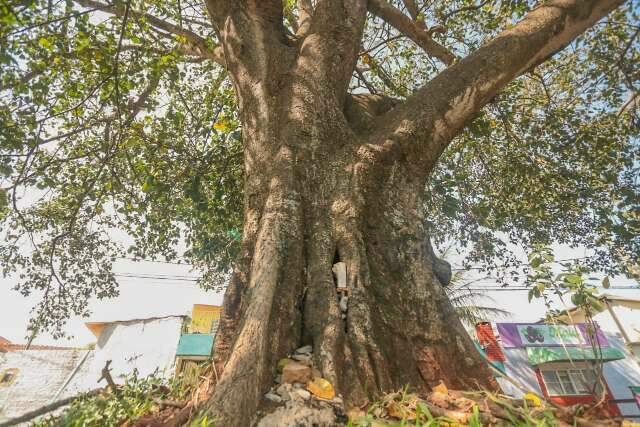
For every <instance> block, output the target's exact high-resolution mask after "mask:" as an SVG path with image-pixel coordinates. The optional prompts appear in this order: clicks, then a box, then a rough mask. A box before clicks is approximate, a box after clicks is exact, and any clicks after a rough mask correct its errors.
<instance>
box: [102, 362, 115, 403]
mask: <svg viewBox="0 0 640 427" xmlns="http://www.w3.org/2000/svg"><path fill="white" fill-rule="evenodd" d="M109 366H111V360H107V363H106V364H105V365H104V368H102V376H101V377H100V378H99V379H98V382H100V381H102V380H106V381H107V384H109V388H110V389H111V392H112V393H113V394H114V395H115V396H116V397H119V396H120V390H118V386H117V385H116V383H115V381H113V377H112V376H111V372H110V371H109Z"/></svg>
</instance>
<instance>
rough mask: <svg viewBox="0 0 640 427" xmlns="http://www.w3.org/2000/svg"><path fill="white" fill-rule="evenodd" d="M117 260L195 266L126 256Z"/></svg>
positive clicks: (186, 264)
mask: <svg viewBox="0 0 640 427" xmlns="http://www.w3.org/2000/svg"><path fill="white" fill-rule="evenodd" d="M116 258H117V259H124V260H127V261H135V262H154V263H157V264H172V265H184V266H187V267H188V266H192V265H193V264H191V263H188V262H186V261H162V260H155V259H140V258H134V257H125V256H119V257H116Z"/></svg>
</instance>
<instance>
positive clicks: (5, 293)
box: [0, 247, 640, 346]
mask: <svg viewBox="0 0 640 427" xmlns="http://www.w3.org/2000/svg"><path fill="white" fill-rule="evenodd" d="M555 249H556V250H555V253H556V259H566V258H574V257H581V256H585V255H590V253H589V252H586V251H585V250H584V249H569V248H564V247H556V248H555ZM454 263H455V259H454ZM115 271H116V272H119V273H133V274H138V275H145V274H147V275H148V274H152V275H159V274H164V275H172V276H190V277H194V278H195V277H197V272H194V271H191V270H190V268H189V266H186V265H174V264H166V263H156V262H132V261H127V260H122V261H119V262H118V263H117V264H116V266H115ZM468 277H469V278H473V277H474V273H470V275H469V276H468ZM476 277H477V276H476ZM119 282H120V296H119V297H118V298H115V299H111V300H103V301H92V302H91V310H92V312H93V314H92V315H91V317H90V318H89V319H82V318H73V319H71V320H70V321H69V323H68V327H67V332H68V334H69V335H71V337H70V338H67V339H62V340H58V341H56V340H53V339H52V337H51V336H49V335H42V336H39V337H38V338H37V339H36V340H35V341H34V343H35V344H58V345H74V346H75V345H84V344H88V343H91V342H93V341H94V336H93V335H92V334H91V333H90V332H89V331H88V330H87V329H86V327H85V326H84V322H86V321H108V320H126V319H136V318H145V317H153V316H162V315H169V314H188V313H189V312H190V311H191V307H192V305H193V304H214V305H219V304H221V303H222V294H217V293H215V292H207V291H204V290H202V289H199V288H198V287H197V286H196V285H195V283H194V282H190V281H182V280H161V279H147V278H145V279H140V278H123V277H120V278H119ZM611 283H612V287H615V286H631V285H637V282H634V281H633V280H629V279H626V278H623V277H617V278H614V279H612V280H611ZM14 284H15V283H14V281H13V280H11V279H0V336H3V337H5V338H7V339H9V340H11V341H13V342H24V341H25V336H26V325H27V321H28V319H29V311H30V309H31V307H32V306H33V305H34V304H35V303H36V301H37V297H36V296H32V297H30V298H24V297H22V296H21V295H20V294H18V293H17V292H15V291H13V290H12V289H11V288H12V287H13V285H14ZM491 284H494V283H491V281H487V282H480V283H479V284H478V286H483V285H491ZM607 292H608V293H611V294H616V295H625V296H635V297H640V288H636V289H633V290H613V289H612V290H609V291H607ZM487 294H488V296H489V297H491V298H493V300H494V302H493V304H494V305H495V306H496V307H499V308H502V309H505V310H508V311H510V312H512V313H513V314H512V316H511V317H510V318H508V319H505V320H507V321H516V322H534V321H537V320H538V319H540V318H541V317H542V316H544V314H545V311H546V308H545V307H544V304H543V303H542V301H534V302H532V303H531V304H530V303H529V302H528V300H527V292H526V291H498V292H488V293H487ZM483 303H484V304H485V305H489V304H490V303H489V302H488V301H484V302H483ZM559 308H563V307H562V306H559Z"/></svg>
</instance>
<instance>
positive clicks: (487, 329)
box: [476, 322, 506, 362]
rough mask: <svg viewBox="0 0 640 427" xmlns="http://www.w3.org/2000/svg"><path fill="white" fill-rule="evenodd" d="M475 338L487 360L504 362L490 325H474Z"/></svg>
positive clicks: (485, 323)
mask: <svg viewBox="0 0 640 427" xmlns="http://www.w3.org/2000/svg"><path fill="white" fill-rule="evenodd" d="M476 337H477V338H478V342H479V343H480V346H481V347H482V348H483V349H484V352H485V353H486V355H487V359H488V360H491V361H501V362H504V361H505V360H506V358H505V357H504V353H503V352H502V349H501V348H500V344H498V340H497V339H496V335H495V334H494V333H493V328H492V327H491V323H488V322H483V323H478V324H477V325H476Z"/></svg>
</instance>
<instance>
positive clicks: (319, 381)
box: [307, 378, 336, 400]
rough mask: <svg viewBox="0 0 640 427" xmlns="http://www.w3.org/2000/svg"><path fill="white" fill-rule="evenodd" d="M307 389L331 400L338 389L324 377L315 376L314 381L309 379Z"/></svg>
mask: <svg viewBox="0 0 640 427" xmlns="http://www.w3.org/2000/svg"><path fill="white" fill-rule="evenodd" d="M307 390H309V391H310V392H311V393H313V394H314V395H316V396H318V397H320V398H322V399H327V400H331V399H333V398H334V397H336V391H335V390H334V389H333V386H332V385H331V383H330V382H329V381H327V380H325V379H324V378H314V379H313V381H309V383H308V384H307Z"/></svg>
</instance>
